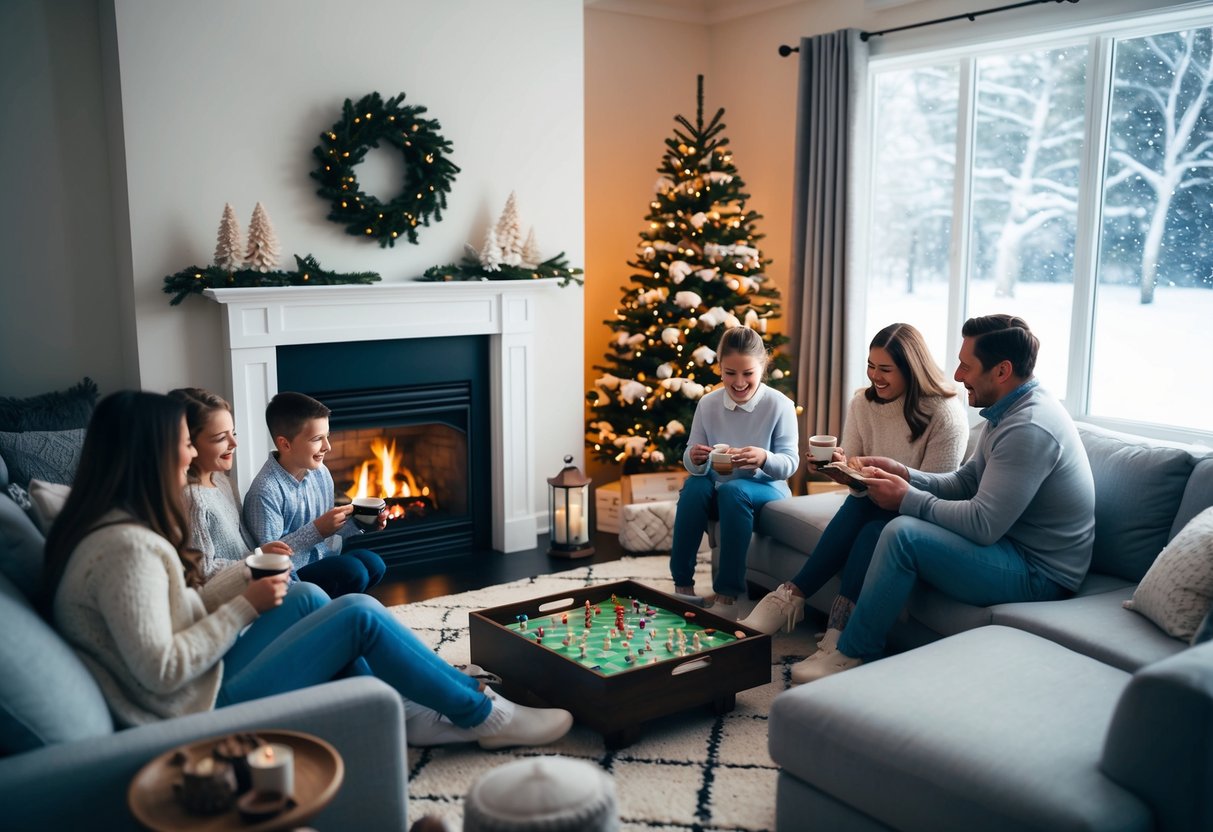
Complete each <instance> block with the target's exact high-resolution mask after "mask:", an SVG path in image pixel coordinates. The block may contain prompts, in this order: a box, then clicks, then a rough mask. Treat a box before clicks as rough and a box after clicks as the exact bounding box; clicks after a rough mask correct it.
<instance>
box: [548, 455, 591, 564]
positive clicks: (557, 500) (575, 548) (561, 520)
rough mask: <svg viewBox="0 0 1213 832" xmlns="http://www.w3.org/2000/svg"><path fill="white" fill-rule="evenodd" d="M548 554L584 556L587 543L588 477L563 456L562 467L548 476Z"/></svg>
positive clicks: (588, 516)
mask: <svg viewBox="0 0 1213 832" xmlns="http://www.w3.org/2000/svg"><path fill="white" fill-rule="evenodd" d="M548 554H549V555H555V556H556V557H559V558H587V557H589V556H590V555H592V554H594V547H593V546H591V545H590V479H589V477H587V476H585V474H583V473H581V471H579V470H578V469H577V466H576V465H573V457H572V456H566V457H565V458H564V468H563V469H562V470H561V472H560V473H559V474H557V475H556V476H554V477H550V478H549V479H548Z"/></svg>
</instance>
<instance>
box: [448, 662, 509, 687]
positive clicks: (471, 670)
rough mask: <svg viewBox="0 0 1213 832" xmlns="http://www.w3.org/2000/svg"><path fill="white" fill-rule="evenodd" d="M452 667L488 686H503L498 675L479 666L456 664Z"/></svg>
mask: <svg viewBox="0 0 1213 832" xmlns="http://www.w3.org/2000/svg"><path fill="white" fill-rule="evenodd" d="M451 667H453V668H455V669H456V670H458V671H459V672H460V673H462V674H463V675H464V676H471V677H472V678H473V679H477V680H479V681H481V682H484V683H485V684H486V685H500V684H501V677H500V676H498V675H497V674H496V673H490V672H489V671H487V670H485V669H484V668H483V667H481V666H480V665H478V664H454V665H451Z"/></svg>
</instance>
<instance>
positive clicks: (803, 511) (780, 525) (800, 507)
mask: <svg viewBox="0 0 1213 832" xmlns="http://www.w3.org/2000/svg"><path fill="white" fill-rule="evenodd" d="M846 498H847V492H846V491H828V492H826V493H824V494H806V495H804V496H801V497H788V498H786V499H783V500H775V501H773V502H770V503H767V504H766V505H764V506H763V507H762V511H761V512H759V514H758V523H757V524H756V526H755V531H757V532H758V533H759V534H765V535H767V536H769V537H773V538H775V539H776V540H778V541H779V542H780V543H783V544H784V545H785V546H790V547H792V548H793V549H797V550H799V551H801V552H804V553H805V554H806V555H808V554H811V553H812V551H813V549H814V548H815V547H816V546H817V541H818V540H820V539H821V533H822V532H823V531H825V528H826V526H828V525H829V524H830V521H831V520H832V519H834V515H835V514H837V513H838V509H839V507H840V506H841V505H842V501H843V500H845V499H846ZM788 577H789V578H790V577H791V575H789V576H788Z"/></svg>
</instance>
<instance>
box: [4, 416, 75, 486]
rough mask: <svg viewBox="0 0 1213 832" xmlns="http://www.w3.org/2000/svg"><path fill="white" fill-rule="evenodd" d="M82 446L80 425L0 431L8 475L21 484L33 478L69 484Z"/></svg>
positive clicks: (73, 475)
mask: <svg viewBox="0 0 1213 832" xmlns="http://www.w3.org/2000/svg"><path fill="white" fill-rule="evenodd" d="M83 446H84V429H83V428H73V429H71V430H31V431H25V432H24V433H8V432H6V431H0V454H3V455H4V458H5V460H6V461H7V462H8V475H9V478H10V479H11V480H12V481H13V482H15V483H19V484H21V485H28V484H29V481H30V480H33V479H39V480H45V481H46V482H58V483H64V484H69V485H70V484H71V481H72V479H73V477H75V475H76V467H77V466H78V465H79V464H80V450H81V448H82V447H83Z"/></svg>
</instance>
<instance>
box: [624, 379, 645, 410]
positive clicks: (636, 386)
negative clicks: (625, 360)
mask: <svg viewBox="0 0 1213 832" xmlns="http://www.w3.org/2000/svg"><path fill="white" fill-rule="evenodd" d="M648 392H649V391H648V388H646V387H645V386H644V385H643V384H642V383H640V382H639V381H635V380H633V379H628V380H627V381H625V382H624V383H623V384H621V385H619V398H621V399H623V400H624V401H625V402H627V403H628V404H632V403H633V402H635V401H636V400H637V399H643V398H644V397H645V396H646V395H648Z"/></svg>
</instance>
